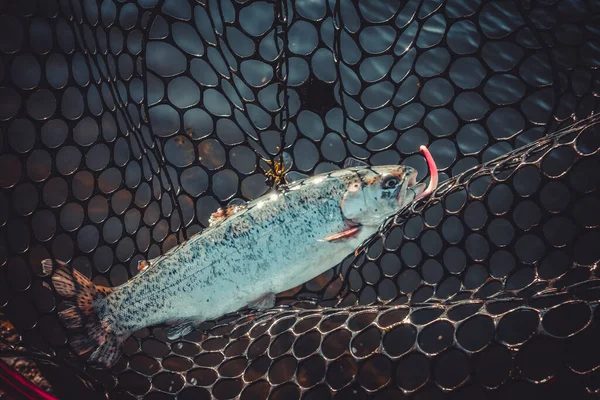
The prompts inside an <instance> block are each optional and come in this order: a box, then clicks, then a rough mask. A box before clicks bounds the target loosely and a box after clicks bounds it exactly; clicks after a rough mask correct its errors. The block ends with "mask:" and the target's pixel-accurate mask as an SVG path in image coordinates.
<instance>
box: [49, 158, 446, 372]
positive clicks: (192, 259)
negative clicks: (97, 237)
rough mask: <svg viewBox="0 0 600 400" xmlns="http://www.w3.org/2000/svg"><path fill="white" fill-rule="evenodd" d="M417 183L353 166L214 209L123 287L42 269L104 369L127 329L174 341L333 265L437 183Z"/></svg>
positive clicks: (400, 174)
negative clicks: (154, 329) (202, 225)
mask: <svg viewBox="0 0 600 400" xmlns="http://www.w3.org/2000/svg"><path fill="white" fill-rule="evenodd" d="M422 151H423V152H424V154H425V156H426V158H427V160H428V165H429V169H430V171H431V180H430V184H429V187H427V188H426V187H425V184H423V183H421V184H417V181H416V177H417V171H416V170H415V169H413V168H411V167H408V166H402V165H394V166H378V167H368V166H359V167H353V168H346V169H342V170H339V171H334V172H329V173H326V174H321V175H316V176H313V177H310V178H307V179H304V180H301V181H297V182H294V183H292V184H290V185H288V186H287V187H284V189H283V190H278V191H273V192H271V193H268V194H266V195H264V196H262V197H260V198H259V199H257V200H255V201H252V202H250V203H246V204H244V205H241V206H234V207H230V208H228V209H226V210H219V212H217V213H215V214H213V221H212V223H211V225H210V226H209V227H208V228H207V229H206V230H204V231H203V232H201V233H199V234H196V235H194V236H193V237H192V238H190V239H189V240H187V241H186V242H184V243H182V244H181V245H179V246H176V247H175V248H173V249H171V250H170V251H168V252H167V253H165V254H164V255H162V256H160V257H158V258H155V259H152V260H149V261H144V262H142V267H143V268H141V272H140V273H139V274H137V275H136V276H135V277H133V278H132V279H130V280H129V281H128V282H126V283H125V284H123V285H120V286H117V287H113V288H106V287H101V286H96V285H94V284H93V283H92V282H91V281H90V280H88V279H87V278H86V277H85V276H83V275H82V274H81V273H79V272H77V271H76V270H73V269H71V268H70V267H68V266H67V265H66V264H65V263H63V262H60V261H58V260H49V259H48V260H44V261H43V262H42V267H43V271H44V272H45V273H46V274H50V273H52V278H51V281H52V284H53V285H54V287H55V289H56V291H57V292H58V293H59V294H60V295H61V296H62V297H65V298H66V300H65V302H64V305H66V308H63V309H62V310H61V311H59V313H58V314H59V317H60V319H61V320H62V321H63V323H64V324H65V325H66V326H67V328H70V329H76V330H77V332H76V334H75V335H72V339H71V342H70V343H71V347H72V348H73V350H75V351H76V352H77V353H78V354H84V353H87V352H90V351H92V350H93V352H92V353H91V355H90V356H89V359H88V361H89V362H90V363H92V364H96V365H98V366H101V367H109V366H111V365H113V364H114V363H115V362H116V361H117V360H118V358H119V354H120V347H121V345H122V343H123V342H124V341H125V339H127V337H128V336H129V335H131V334H132V333H133V332H135V331H136V330H139V329H141V328H143V327H146V326H150V325H156V324H161V323H167V324H170V326H169V327H167V335H168V337H169V338H170V339H175V338H178V337H181V336H183V335H185V334H187V333H189V332H190V331H191V330H192V329H193V328H194V327H195V326H197V325H199V324H200V323H201V322H202V321H205V320H210V319H214V318H217V317H219V316H221V315H224V314H226V313H229V312H232V311H235V310H237V309H240V308H242V307H251V308H257V309H261V308H269V307H272V306H273V305H274V303H275V294H276V293H280V292H283V291H286V290H288V289H291V288H293V287H295V286H298V285H300V284H302V283H304V282H306V281H308V280H310V279H312V278H314V277H316V276H317V275H319V274H321V273H323V272H325V271H326V270H328V269H330V268H332V267H334V266H335V265H337V264H338V263H340V262H341V261H342V260H343V259H344V258H345V257H346V256H347V255H349V254H350V253H352V252H353V251H354V250H355V249H356V248H357V247H358V246H360V245H361V244H362V243H363V242H364V241H365V240H367V239H368V238H369V237H371V236H372V235H374V234H375V233H376V232H377V230H378V229H379V227H380V226H381V224H382V223H383V222H384V221H385V220H386V219H387V218H389V217H390V216H392V215H394V214H396V213H398V211H400V210H401V209H402V208H403V207H404V206H406V205H407V204H408V203H409V202H411V201H413V200H414V199H416V198H419V197H422V196H425V195H427V194H429V193H430V192H431V191H433V190H434V189H435V187H436V185H437V169H436V167H435V163H434V162H433V159H432V158H431V155H430V154H429V152H428V151H427V149H426V148H422Z"/></svg>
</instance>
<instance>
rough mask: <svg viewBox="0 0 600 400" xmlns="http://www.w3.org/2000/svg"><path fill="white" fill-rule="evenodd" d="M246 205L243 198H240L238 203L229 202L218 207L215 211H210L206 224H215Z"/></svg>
mask: <svg viewBox="0 0 600 400" xmlns="http://www.w3.org/2000/svg"><path fill="white" fill-rule="evenodd" d="M246 205H247V203H245V202H244V201H243V200H241V203H240V204H232V203H230V204H229V205H228V206H227V207H225V208H219V209H218V210H217V211H215V212H214V213H212V214H211V215H210V218H209V219H208V226H213V225H215V224H218V223H219V222H221V221H223V220H225V219H227V218H228V217H230V216H232V215H233V214H235V213H237V212H238V211H241V210H243V209H244V208H245V207H246Z"/></svg>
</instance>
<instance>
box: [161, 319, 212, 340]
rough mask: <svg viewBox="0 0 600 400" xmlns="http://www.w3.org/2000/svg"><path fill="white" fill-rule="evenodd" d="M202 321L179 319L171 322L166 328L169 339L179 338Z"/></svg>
mask: <svg viewBox="0 0 600 400" xmlns="http://www.w3.org/2000/svg"><path fill="white" fill-rule="evenodd" d="M202 322H204V321H201V320H196V319H191V320H190V319H177V320H174V321H171V322H170V326H167V327H166V328H165V333H166V334H167V338H169V340H175V339H179V338H181V337H183V336H185V335H187V334H188V333H190V332H191V331H193V330H194V328H196V327H197V326H198V325H200V324H201V323H202Z"/></svg>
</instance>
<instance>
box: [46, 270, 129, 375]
mask: <svg viewBox="0 0 600 400" xmlns="http://www.w3.org/2000/svg"><path fill="white" fill-rule="evenodd" d="M42 271H43V272H44V274H45V275H50V274H51V273H53V274H52V284H53V285H54V288H55V289H56V291H57V292H58V294H60V295H61V296H63V297H65V298H66V299H67V300H66V301H65V302H64V304H66V305H67V306H68V307H67V308H66V309H64V310H62V311H59V313H58V315H59V317H60V319H61V320H62V321H63V323H64V324H65V325H66V326H67V328H70V329H76V330H79V331H80V333H78V334H76V335H74V336H72V338H71V340H70V344H71V347H72V348H73V350H74V351H75V352H76V353H77V354H80V355H81V354H84V353H87V352H89V351H90V350H94V352H93V353H92V354H91V355H90V357H89V359H88V362H90V363H93V364H96V365H98V366H101V367H110V366H112V365H113V364H114V363H116V362H117V360H118V359H119V355H120V351H119V348H120V346H121V344H122V342H123V341H124V340H125V338H126V337H127V336H128V335H118V334H117V333H116V332H115V329H114V328H115V326H114V320H113V318H111V317H110V315H109V313H108V310H107V302H106V297H107V296H108V295H109V294H110V293H111V292H112V289H110V288H106V287H102V286H96V285H94V284H93V283H92V282H91V281H90V280H89V279H87V278H86V277H85V276H83V275H82V274H81V273H79V272H78V271H76V270H74V269H72V268H70V267H69V266H67V264H65V263H64V262H62V261H59V260H51V259H46V260H44V261H42Z"/></svg>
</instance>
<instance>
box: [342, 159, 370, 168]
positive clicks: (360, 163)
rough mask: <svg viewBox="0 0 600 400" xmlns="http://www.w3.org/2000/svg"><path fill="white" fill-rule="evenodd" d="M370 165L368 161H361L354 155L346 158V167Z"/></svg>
mask: <svg viewBox="0 0 600 400" xmlns="http://www.w3.org/2000/svg"><path fill="white" fill-rule="evenodd" d="M368 166H369V164H367V163H366V162H364V161H361V160H359V159H357V158H354V157H348V158H346V161H344V168H353V167H368Z"/></svg>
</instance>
